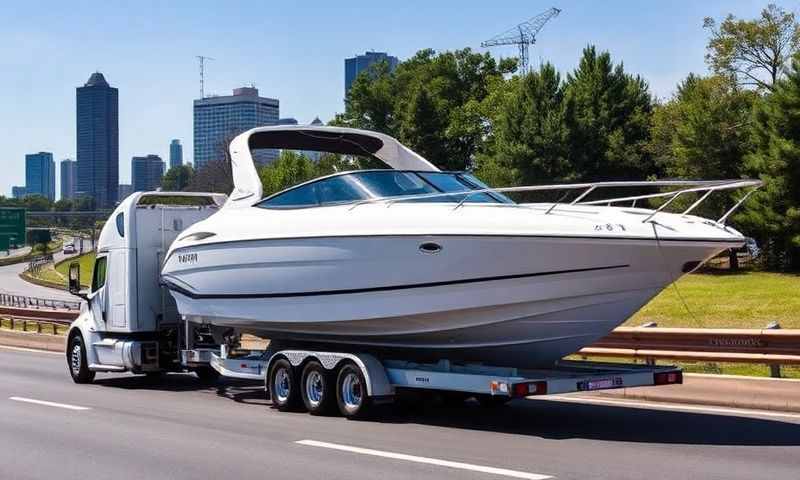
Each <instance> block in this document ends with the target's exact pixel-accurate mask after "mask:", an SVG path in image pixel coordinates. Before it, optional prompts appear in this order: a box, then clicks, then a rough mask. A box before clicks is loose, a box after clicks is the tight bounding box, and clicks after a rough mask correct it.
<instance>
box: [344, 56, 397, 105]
mask: <svg viewBox="0 0 800 480" xmlns="http://www.w3.org/2000/svg"><path fill="white" fill-rule="evenodd" d="M381 61H385V62H386V63H387V64H389V71H390V72H393V71H394V69H395V68H397V64H398V63H399V61H398V60H397V57H393V56H391V55H389V54H387V53H386V52H365V53H364V55H356V56H355V57H353V58H345V59H344V96H345V98H347V92H348V91H350V87H351V86H352V85H353V82H354V81H355V79H356V77H358V74H359V73H361V72H362V71H364V70H366V69H367V68H369V67H370V66H371V65H373V64H374V63H377V62H381Z"/></svg>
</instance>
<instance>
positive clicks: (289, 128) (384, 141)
mask: <svg viewBox="0 0 800 480" xmlns="http://www.w3.org/2000/svg"><path fill="white" fill-rule="evenodd" d="M262 148H275V149H288V150H310V151H317V152H330V153H339V154H343V155H361V156H372V157H375V158H377V159H378V160H381V161H382V162H383V163H385V164H386V165H388V166H389V167H391V168H393V169H395V170H415V171H430V172H437V171H439V169H438V168H436V167H435V166H433V164H431V163H430V162H429V161H427V160H425V159H424V158H422V157H421V156H420V155H418V154H417V153H415V152H413V151H412V150H411V149H409V148H408V147H406V146H404V145H403V144H401V143H400V142H398V141H397V140H395V139H394V138H392V137H390V136H389V135H385V134H383V133H378V132H371V131H369V130H358V129H355V128H343V127H325V126H299V125H279V126H274V127H258V128H254V129H252V130H248V131H246V132H244V133H242V134H241V135H239V136H237V137H236V138H234V139H233V141H232V142H231V145H230V152H231V169H232V171H233V188H234V189H233V192H232V193H231V196H230V198H229V199H228V203H227V204H226V205H227V206H234V205H236V206H250V205H253V204H254V203H256V202H258V201H260V200H261V196H262V188H261V179H260V178H259V177H258V172H257V171H256V167H255V164H254V163H253V157H252V154H251V150H254V149H262Z"/></svg>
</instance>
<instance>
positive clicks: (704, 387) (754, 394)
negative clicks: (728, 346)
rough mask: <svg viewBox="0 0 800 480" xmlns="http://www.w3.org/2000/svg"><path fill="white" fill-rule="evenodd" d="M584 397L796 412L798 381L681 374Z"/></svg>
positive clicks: (799, 400)
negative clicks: (672, 381) (670, 380)
mask: <svg viewBox="0 0 800 480" xmlns="http://www.w3.org/2000/svg"><path fill="white" fill-rule="evenodd" d="M587 396H589V397H591V396H594V397H598V398H617V399H620V398H625V399H635V400H644V401H651V402H664V403H684V404H694V405H711V406H717V407H729V408H744V409H751V410H773V411H780V412H800V380H796V379H787V378H764V377H743V376H736V375H707V374H692V373H685V374H684V375H683V384H681V385H663V386H659V387H637V388H621V389H619V390H607V391H603V392H596V393H592V394H590V395H587Z"/></svg>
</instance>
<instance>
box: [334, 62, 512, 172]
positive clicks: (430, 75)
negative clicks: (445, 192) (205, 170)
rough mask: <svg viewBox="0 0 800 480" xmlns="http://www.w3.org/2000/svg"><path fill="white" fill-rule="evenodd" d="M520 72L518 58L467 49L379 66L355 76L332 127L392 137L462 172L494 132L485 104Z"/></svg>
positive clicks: (432, 159) (433, 161)
mask: <svg viewBox="0 0 800 480" xmlns="http://www.w3.org/2000/svg"><path fill="white" fill-rule="evenodd" d="M515 68H516V61H515V60H503V61H501V62H499V63H498V62H497V61H495V60H494V59H493V58H492V57H491V56H490V55H489V54H488V53H486V54H479V53H475V52H473V51H472V50H470V49H468V48H467V49H463V50H457V51H454V52H443V53H436V52H434V51H433V50H431V49H426V50H421V51H419V52H417V54H416V55H414V56H413V57H411V58H410V59H408V60H406V61H404V62H402V63H400V65H399V66H398V67H397V69H396V70H395V71H394V72H390V71H389V68H388V65H386V64H385V63H378V64H376V65H374V66H373V67H372V68H371V69H370V70H369V71H367V72H364V73H362V74H361V75H359V76H358V77H357V78H356V80H355V81H354V82H353V86H352V87H351V88H350V91H349V92H348V94H347V99H346V109H345V112H344V113H342V114H339V115H337V116H336V118H335V119H334V120H333V122H332V123H331V124H333V125H342V126H350V127H355V128H365V129H370V130H376V131H380V132H383V133H387V134H389V135H392V136H395V137H397V138H398V139H399V140H400V141H402V142H403V143H405V144H406V145H408V146H409V147H411V148H412V149H414V150H415V151H418V152H419V153H420V154H421V155H423V156H425V157H426V158H427V159H428V160H429V161H431V162H432V163H434V164H436V165H437V166H438V167H440V168H443V169H447V170H463V169H465V168H466V167H467V166H469V165H471V163H472V161H473V159H474V157H475V155H476V154H477V153H478V152H480V151H481V150H482V148H483V146H484V141H485V139H486V138H487V135H488V133H489V132H488V122H487V121H486V118H485V116H484V114H483V113H484V111H483V109H482V108H481V105H482V102H483V101H484V99H485V98H486V97H487V96H488V95H489V93H490V90H491V85H492V84H493V83H495V82H496V81H498V80H500V79H502V77H503V74H505V73H510V72H512V71H513V70H514V69H515Z"/></svg>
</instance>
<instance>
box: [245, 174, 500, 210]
mask: <svg viewBox="0 0 800 480" xmlns="http://www.w3.org/2000/svg"><path fill="white" fill-rule="evenodd" d="M484 188H489V187H487V186H486V185H485V184H483V183H482V182H481V181H480V180H478V179H477V178H475V177H474V176H472V175H470V174H467V173H458V172H411V171H401V170H367V171H357V172H348V173H343V174H339V175H333V176H330V177H325V178H321V179H319V180H314V181H311V182H308V183H304V184H301V185H298V186H296V187H294V188H290V189H288V190H284V191H282V192H279V193H276V194H274V195H272V196H270V197H267V198H266V199H264V200H262V201H261V202H260V203H259V204H258V206H259V207H262V208H308V207H317V206H322V205H337V204H345V203H353V202H358V201H363V200H370V199H376V198H391V197H409V196H414V195H420V196H421V198H414V199H410V200H406V201H408V202H427V203H441V202H449V203H455V202H461V201H464V199H465V198H466V200H465V202H467V203H513V202H512V201H511V200H510V199H509V198H508V197H506V196H505V195H502V194H499V193H495V192H491V193H475V194H472V195H465V194H464V192H469V191H471V190H481V189H484ZM442 193H452V195H445V196H434V197H433V198H426V196H427V195H437V194H442Z"/></svg>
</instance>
